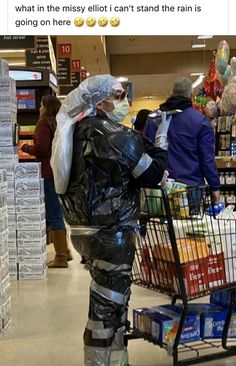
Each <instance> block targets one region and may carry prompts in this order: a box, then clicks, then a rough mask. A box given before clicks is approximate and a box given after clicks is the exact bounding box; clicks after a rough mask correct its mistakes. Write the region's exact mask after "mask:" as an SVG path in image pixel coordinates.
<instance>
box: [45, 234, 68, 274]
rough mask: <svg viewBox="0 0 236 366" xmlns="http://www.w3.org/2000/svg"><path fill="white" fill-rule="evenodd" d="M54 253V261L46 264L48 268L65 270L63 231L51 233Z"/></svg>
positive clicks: (65, 254) (64, 239)
mask: <svg viewBox="0 0 236 366" xmlns="http://www.w3.org/2000/svg"><path fill="white" fill-rule="evenodd" d="M51 235H52V239H53V244H54V248H55V252H56V256H55V259H54V260H53V261H52V262H50V263H48V268H67V267H68V263H67V241H66V233H65V230H52V231H51Z"/></svg>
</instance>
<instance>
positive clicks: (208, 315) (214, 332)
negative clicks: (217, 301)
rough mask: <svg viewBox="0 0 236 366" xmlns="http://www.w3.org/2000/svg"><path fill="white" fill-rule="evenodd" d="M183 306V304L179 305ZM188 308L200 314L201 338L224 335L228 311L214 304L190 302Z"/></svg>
mask: <svg viewBox="0 0 236 366" xmlns="http://www.w3.org/2000/svg"><path fill="white" fill-rule="evenodd" d="M177 306H179V307H180V308H181V305H177ZM188 310H189V311H190V312H193V313H194V314H199V315H200V336H201V338H204V339H206V338H219V337H221V336H222V331H223V327H224V322H225V319H226V311H225V310H224V309H223V308H222V307H221V306H219V305H214V304H188Z"/></svg>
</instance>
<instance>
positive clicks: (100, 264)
mask: <svg viewBox="0 0 236 366" xmlns="http://www.w3.org/2000/svg"><path fill="white" fill-rule="evenodd" d="M93 267H97V268H99V269H103V270H105V271H126V270H130V265H128V264H120V265H118V264H112V263H109V262H106V261H103V260H101V259H95V260H94V261H93Z"/></svg>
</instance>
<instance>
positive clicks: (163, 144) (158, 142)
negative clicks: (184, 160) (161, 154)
mask: <svg viewBox="0 0 236 366" xmlns="http://www.w3.org/2000/svg"><path fill="white" fill-rule="evenodd" d="M155 146H156V147H160V148H161V149H163V150H168V140H167V136H166V135H157V136H156V138H155Z"/></svg>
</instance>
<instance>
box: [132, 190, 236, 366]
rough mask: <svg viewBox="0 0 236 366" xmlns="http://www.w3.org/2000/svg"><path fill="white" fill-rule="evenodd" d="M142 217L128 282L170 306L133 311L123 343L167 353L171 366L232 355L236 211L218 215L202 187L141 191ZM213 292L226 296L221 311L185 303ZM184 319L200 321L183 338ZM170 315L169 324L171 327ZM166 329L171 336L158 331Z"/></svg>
mask: <svg viewBox="0 0 236 366" xmlns="http://www.w3.org/2000/svg"><path fill="white" fill-rule="evenodd" d="M175 188H176V187H175ZM141 211H143V212H141V217H140V222H139V224H140V235H139V236H138V238H137V241H136V257H135V261H134V266H133V283H135V284H138V285H141V286H144V287H146V288H149V289H152V290H154V291H158V292H161V293H163V294H166V295H168V296H169V297H171V298H172V302H171V305H168V306H171V307H172V308H170V309H168V311H169V313H167V312H166V311H165V312H163V311H161V315H160V308H161V307H156V309H155V307H154V308H152V309H151V310H150V309H146V308H145V309H136V310H134V325H133V332H131V334H129V335H127V340H128V339H129V338H131V339H132V338H137V337H138V338H139V337H142V338H144V339H146V340H148V341H150V342H152V343H154V344H157V345H159V346H161V347H162V348H165V349H167V351H168V353H169V354H170V355H171V356H173V365H174V366H177V365H192V364H193V363H198V362H202V361H204V362H206V361H210V360H213V359H218V358H222V357H228V356H232V355H236V322H235V313H234V308H235V304H236V215H235V213H234V212H233V213H232V212H231V213H230V215H229V210H227V209H226V210H224V211H223V213H221V214H219V215H218V216H216V213H218V212H217V211H216V208H215V206H214V204H213V203H212V200H211V192H210V189H209V187H207V186H204V187H197V188H191V189H190V188H189V189H188V188H187V187H185V188H183V187H182V188H177V189H173V190H164V189H162V188H161V187H159V188H158V189H156V190H151V191H150V190H144V191H143V192H142V205H141ZM212 291H226V292H227V293H228V294H229V298H230V300H229V301H228V307H227V308H223V307H219V306H217V305H211V304H205V305H204V304H196V305H195V304H191V301H192V300H195V299H197V298H200V297H204V296H207V295H209V294H210V293H211V292H212ZM191 305H192V306H191ZM168 306H167V308H168ZM176 309H179V310H178V311H177V310H176ZM170 310H171V311H172V312H173V311H177V315H178V316H177V315H176V316H173V313H172V315H171V316H170V314H171V313H170ZM190 313H191V314H195V317H197V319H199V322H196V319H195V323H192V328H191V329H192V333H187V337H186V338H184V334H185V332H186V321H187V320H189V316H190ZM168 317H169V318H172V319H175V323H174V324H175V325H174V326H173V327H172V326H171V319H168ZM198 317H200V318H198ZM137 319H138V321H137ZM172 321H173V320H172ZM153 324H154V325H156V326H157V328H155V326H154V328H153V327H152V326H153ZM193 324H195V326H196V327H197V328H196V329H195V333H194V327H193ZM165 327H167V329H168V331H169V333H168V334H169V335H170V334H171V337H169V336H168V337H165V336H163V334H162V333H161V329H162V328H163V329H165ZM157 329H158V332H159V333H158V332H157ZM187 329H188V328H187ZM189 329H190V328H189ZM147 330H148V331H147ZM157 334H159V336H158V337H157ZM161 334H162V335H161ZM194 334H195V336H193V335H194ZM196 335H198V337H199V338H197V337H196ZM229 344H230V347H228V346H229ZM219 350H220V351H219ZM157 364H158V363H157Z"/></svg>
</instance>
